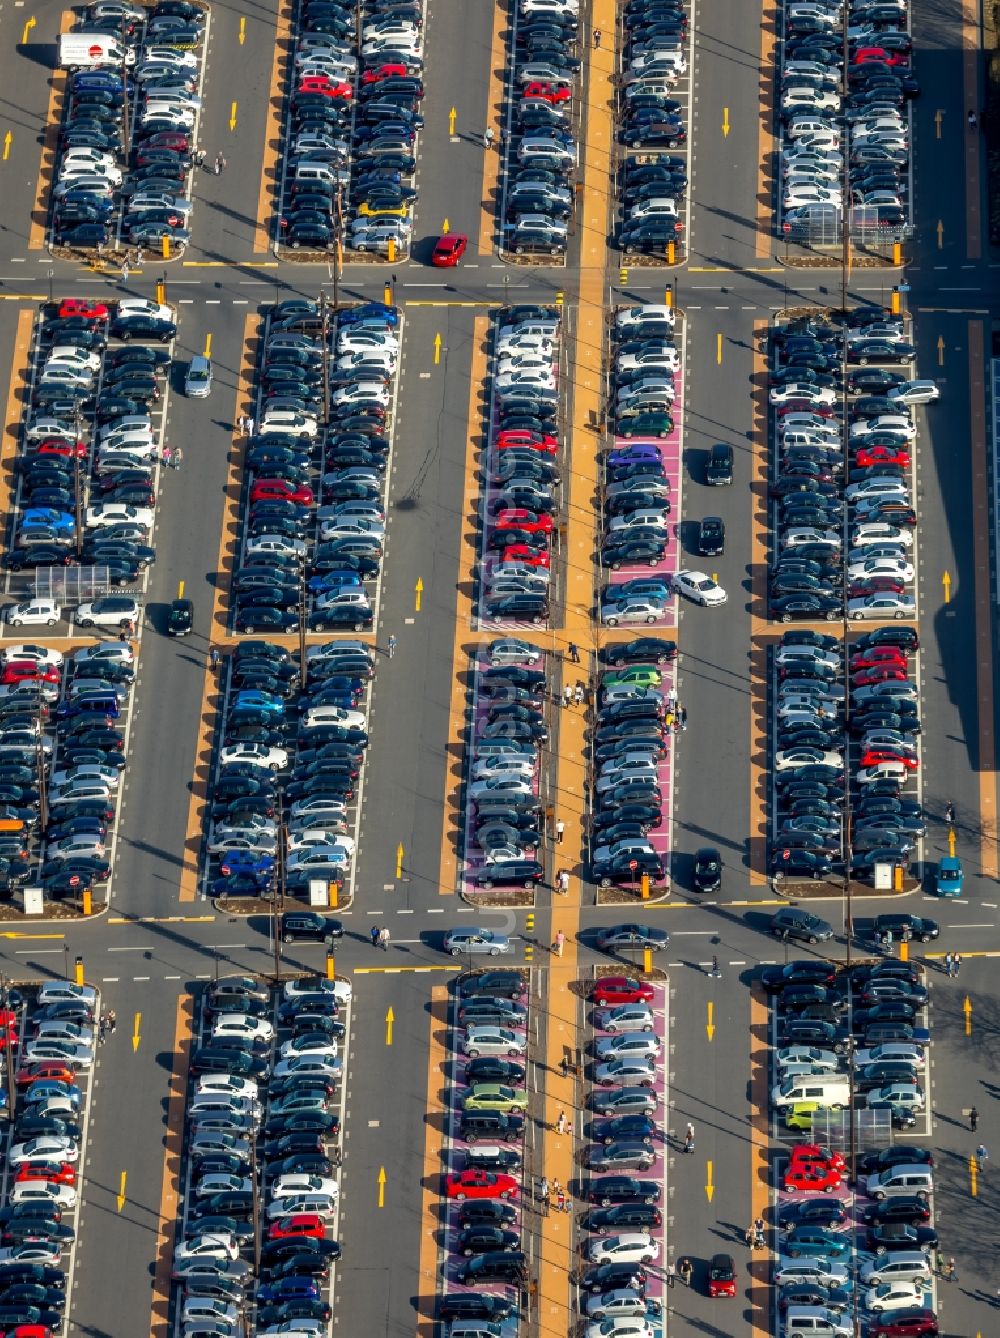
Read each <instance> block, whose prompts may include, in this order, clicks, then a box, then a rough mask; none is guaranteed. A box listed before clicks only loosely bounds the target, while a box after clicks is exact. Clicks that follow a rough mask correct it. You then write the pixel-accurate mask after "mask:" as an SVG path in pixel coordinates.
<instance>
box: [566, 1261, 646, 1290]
mask: <svg viewBox="0 0 1000 1338" xmlns="http://www.w3.org/2000/svg"><path fill="white" fill-rule="evenodd" d="M580 1286H581V1287H582V1288H583V1290H584V1291H585V1292H589V1293H590V1295H591V1296H601V1295H603V1294H604V1293H605V1292H611V1291H617V1290H619V1289H623V1288H627V1289H629V1290H630V1291H637V1292H638V1293H639V1295H640V1296H643V1295H645V1291H646V1270H645V1269H644V1268H641V1267H640V1266H639V1265H638V1264H599V1265H598V1266H597V1267H596V1268H590V1269H588V1270H587V1272H586V1273H585V1274H584V1275H583V1279H582V1281H581V1283H580Z"/></svg>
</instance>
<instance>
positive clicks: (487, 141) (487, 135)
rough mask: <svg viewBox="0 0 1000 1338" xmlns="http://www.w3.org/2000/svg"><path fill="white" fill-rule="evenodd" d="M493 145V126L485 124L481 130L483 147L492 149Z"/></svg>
mask: <svg viewBox="0 0 1000 1338" xmlns="http://www.w3.org/2000/svg"><path fill="white" fill-rule="evenodd" d="M492 147H493V127H492V126H489V125H488V126H487V127H486V129H485V130H484V131H483V148H484V149H492Z"/></svg>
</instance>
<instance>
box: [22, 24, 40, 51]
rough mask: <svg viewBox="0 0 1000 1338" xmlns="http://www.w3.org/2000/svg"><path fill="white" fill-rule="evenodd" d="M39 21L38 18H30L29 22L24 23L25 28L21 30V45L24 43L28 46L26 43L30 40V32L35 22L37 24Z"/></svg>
mask: <svg viewBox="0 0 1000 1338" xmlns="http://www.w3.org/2000/svg"><path fill="white" fill-rule="evenodd" d="M37 22H38V20H37V19H36V18H30V19H29V20H28V22H27V23H26V24H25V25H24V28H23V30H22V32H21V45H22V46H26V45H27V42H28V35H29V33H30V32H31V30H32V28H33V27H34V26H35V24H36V23H37Z"/></svg>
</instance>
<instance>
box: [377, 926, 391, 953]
mask: <svg viewBox="0 0 1000 1338" xmlns="http://www.w3.org/2000/svg"><path fill="white" fill-rule="evenodd" d="M378 941H379V943H380V944H381V947H382V951H383V952H388V951H389V931H388V929H380V930H379V934H378Z"/></svg>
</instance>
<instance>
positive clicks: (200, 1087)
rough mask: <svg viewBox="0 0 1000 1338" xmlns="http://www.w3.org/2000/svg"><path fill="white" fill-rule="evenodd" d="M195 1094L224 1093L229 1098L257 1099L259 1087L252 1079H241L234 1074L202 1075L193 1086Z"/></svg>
mask: <svg viewBox="0 0 1000 1338" xmlns="http://www.w3.org/2000/svg"><path fill="white" fill-rule="evenodd" d="M194 1090H195V1091H196V1092H224V1093H226V1094H227V1095H229V1096H248V1097H250V1098H252V1099H253V1100H256V1099H257V1094H258V1092H259V1090H260V1089H259V1085H258V1083H257V1082H256V1081H255V1080H254V1079H253V1078H241V1077H240V1076H239V1075H238V1074H236V1073H202V1074H199V1076H198V1080H197V1082H196V1083H195V1085H194Z"/></svg>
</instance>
